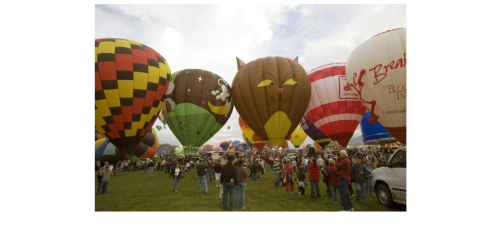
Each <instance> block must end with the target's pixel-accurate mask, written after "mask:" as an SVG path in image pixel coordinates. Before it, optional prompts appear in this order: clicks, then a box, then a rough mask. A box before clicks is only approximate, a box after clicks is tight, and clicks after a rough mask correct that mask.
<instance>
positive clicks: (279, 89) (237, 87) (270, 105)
mask: <svg viewBox="0 0 500 230" xmlns="http://www.w3.org/2000/svg"><path fill="white" fill-rule="evenodd" d="M236 60H237V64H238V72H237V73H236V76H235V77H234V80H233V84H232V89H233V94H234V105H235V107H236V109H237V110H238V113H239V114H240V116H241V118H243V120H244V121H245V123H246V124H247V125H248V126H249V127H250V128H251V129H252V130H253V131H254V132H255V133H256V134H257V135H258V136H259V137H261V138H262V139H263V140H264V141H266V143H267V144H268V145H270V146H281V145H283V144H284V143H285V139H286V138H287V137H288V136H290V134H291V133H292V132H293V130H294V129H295V127H297V125H298V124H299V122H300V121H301V120H302V116H303V115H304V112H305V110H306V108H307V104H308V103H309V99H310V97H311V84H310V82H309V78H308V77H307V74H306V71H305V70H304V68H302V66H301V65H299V64H298V58H296V59H295V60H294V61H292V60H291V59H288V58H282V57H266V58H259V59H257V60H254V61H252V62H249V63H248V64H245V63H243V62H242V61H241V60H239V59H238V58H236Z"/></svg>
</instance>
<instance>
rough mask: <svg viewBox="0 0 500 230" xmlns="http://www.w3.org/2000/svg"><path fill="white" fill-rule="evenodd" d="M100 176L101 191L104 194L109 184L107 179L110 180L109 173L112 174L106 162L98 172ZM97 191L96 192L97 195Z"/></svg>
mask: <svg viewBox="0 0 500 230" xmlns="http://www.w3.org/2000/svg"><path fill="white" fill-rule="evenodd" d="M99 174H100V176H102V178H101V186H102V188H101V192H102V194H106V192H107V191H108V184H109V180H110V177H111V174H112V171H111V170H110V169H109V165H108V164H106V165H105V166H104V168H102V169H101V171H100V172H99ZM99 194H100V193H99V191H98V193H97V195H99Z"/></svg>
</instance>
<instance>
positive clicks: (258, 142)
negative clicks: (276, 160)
mask: <svg viewBox="0 0 500 230" xmlns="http://www.w3.org/2000/svg"><path fill="white" fill-rule="evenodd" d="M238 122H239V124H240V128H241V131H242V132H243V135H244V136H245V137H246V138H247V139H248V140H249V142H250V143H251V144H252V145H254V146H255V147H256V148H257V150H259V151H262V150H263V149H264V146H266V142H265V141H264V140H262V138H260V137H259V136H258V135H257V134H255V132H254V131H253V130H252V129H251V128H250V127H249V126H248V125H247V124H246V123H245V121H243V119H242V118H241V116H240V117H239V119H238Z"/></svg>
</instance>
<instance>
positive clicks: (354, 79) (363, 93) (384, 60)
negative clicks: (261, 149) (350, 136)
mask: <svg viewBox="0 0 500 230" xmlns="http://www.w3.org/2000/svg"><path fill="white" fill-rule="evenodd" d="M346 72H347V74H346V75H347V81H348V82H349V87H350V88H351V89H352V91H353V92H355V94H356V95H357V97H358V98H359V100H360V101H361V102H362V103H363V104H364V105H365V107H366V108H367V109H368V110H370V113H371V115H372V119H370V120H368V122H370V123H373V122H375V121H380V124H382V125H383V126H384V128H386V129H387V131H389V133H391V134H392V136H394V137H395V138H396V139H397V140H398V141H400V142H402V143H406V29H405V28H399V29H394V30H390V31H387V32H384V33H381V34H377V35H375V36H373V37H372V38H370V39H368V40H366V41H365V42H363V43H361V44H360V45H359V46H358V47H357V48H356V49H354V51H352V53H351V54H350V55H349V58H348V60H347V69H346Z"/></svg>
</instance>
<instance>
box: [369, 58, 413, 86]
mask: <svg viewBox="0 0 500 230" xmlns="http://www.w3.org/2000/svg"><path fill="white" fill-rule="evenodd" d="M394 63H396V66H394ZM403 67H406V53H403V57H402V58H400V59H398V61H397V62H394V60H393V61H391V63H389V64H387V65H382V64H378V65H376V66H374V67H373V68H371V69H369V71H373V75H374V76H373V77H374V78H375V81H374V82H373V85H377V84H378V83H380V82H381V81H382V80H384V79H385V77H387V72H388V71H389V69H397V68H403ZM382 68H383V69H384V72H380V70H381V69H382ZM379 77H380V79H379Z"/></svg>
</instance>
